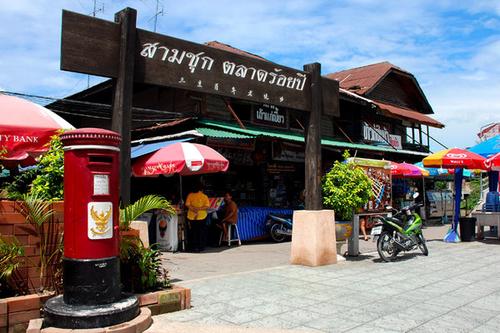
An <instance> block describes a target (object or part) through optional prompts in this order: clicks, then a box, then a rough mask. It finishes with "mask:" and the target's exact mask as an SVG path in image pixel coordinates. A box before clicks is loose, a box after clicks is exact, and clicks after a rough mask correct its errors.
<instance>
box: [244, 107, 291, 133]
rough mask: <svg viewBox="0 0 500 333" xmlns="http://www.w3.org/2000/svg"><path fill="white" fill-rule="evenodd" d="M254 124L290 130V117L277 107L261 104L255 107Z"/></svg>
mask: <svg viewBox="0 0 500 333" xmlns="http://www.w3.org/2000/svg"><path fill="white" fill-rule="evenodd" d="M253 110H254V113H253V118H252V122H253V123H255V124H261V125H266V126H273V127H279V128H288V116H287V112H286V110H283V109H280V108H279V107H277V106H276V105H272V104H261V105H260V106H258V107H255V108H254V109H253Z"/></svg>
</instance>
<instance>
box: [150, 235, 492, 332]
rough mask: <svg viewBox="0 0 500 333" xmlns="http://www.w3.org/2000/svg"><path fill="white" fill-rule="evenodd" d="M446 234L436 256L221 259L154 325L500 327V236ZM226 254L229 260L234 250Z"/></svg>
mask: <svg viewBox="0 0 500 333" xmlns="http://www.w3.org/2000/svg"><path fill="white" fill-rule="evenodd" d="M444 231H445V230H444V229H443V227H429V228H427V229H425V230H424V233H425V234H426V236H427V238H428V239H429V243H428V246H429V250H430V255H429V256H428V257H425V256H423V255H421V254H420V253H419V252H418V251H414V252H410V253H407V254H406V255H404V256H401V257H400V258H398V260H397V261H396V262H393V263H383V262H380V260H379V259H378V255H377V254H376V253H370V252H367V253H364V254H363V255H362V256H361V257H360V258H358V260H353V261H347V262H344V263H341V264H337V265H329V266H322V267H315V268H311V267H304V266H295V265H288V264H286V263H283V264H280V265H277V266H274V267H273V265H274V260H276V261H279V260H277V259H276V257H273V258H274V259H272V260H271V261H272V263H270V264H269V265H268V266H269V267H255V266H256V265H255V264H251V265H249V266H248V269H247V271H243V270H242V269H238V270H236V272H227V270H228V268H227V267H225V266H224V264H221V265H219V266H220V268H221V270H220V271H217V266H215V267H214V268H213V270H214V271H215V272H214V274H213V275H212V276H213V277H210V276H209V277H205V278H200V277H198V278H195V279H191V280H187V279H186V280H184V281H182V282H179V283H178V284H180V285H182V286H185V287H188V288H191V291H192V305H193V308H192V309H190V310H185V311H179V312H175V313H170V314H164V315H159V316H154V317H153V319H154V322H153V325H152V326H151V327H150V328H149V329H148V331H147V332H168V331H169V330H168V329H167V328H168V327H177V329H178V331H183V332H199V331H204V332H218V331H220V332H222V331H227V332H231V331H238V332H240V331H241V332H246V331H248V332H257V331H259V332H264V331H269V330H274V331H276V330H277V331H280V330H288V331H305V332H371V333H374V332H498V331H500V279H499V276H500V242H498V241H493V240H488V241H485V242H470V243H458V244H447V243H443V242H442V241H440V240H439V239H440V238H441V237H442V235H444ZM272 245H276V244H272ZM269 246H271V245H269ZM279 246H283V247H284V248H283V249H282V250H281V252H283V253H285V252H286V250H285V245H284V244H278V247H279ZM245 247H246V246H243V247H242V248H241V249H240V251H242V250H243V248H245ZM248 247H251V245H249V246H248ZM271 247H272V246H271ZM265 250H266V251H269V253H271V252H270V250H269V248H266V249H265ZM229 251H234V252H237V251H238V249H231V250H229ZM247 251H249V250H247ZM278 252H280V251H278ZM362 252H363V251H362ZM228 253H229V252H228ZM218 254H219V257H220V258H219V259H220V260H221V261H223V260H224V259H225V257H226V251H222V252H220V253H218ZM250 256H251V255H250ZM261 256H262V253H261ZM201 257H203V256H201ZM271 257H272V256H271ZM167 259H168V258H167ZM282 260H285V257H284V256H283V259H282ZM167 262H168V260H167ZM186 262H187V263H189V262H190V261H189V260H187V259H186ZM214 263H215V264H216V262H215V261H214ZM198 273H201V272H199V271H198ZM175 275H176V271H175V270H174V271H173V272H172V277H173V278H174V279H175Z"/></svg>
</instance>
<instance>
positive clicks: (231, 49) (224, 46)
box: [205, 40, 269, 62]
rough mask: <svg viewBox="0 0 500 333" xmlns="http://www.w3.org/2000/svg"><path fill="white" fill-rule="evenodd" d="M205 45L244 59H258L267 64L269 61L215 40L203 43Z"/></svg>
mask: <svg viewBox="0 0 500 333" xmlns="http://www.w3.org/2000/svg"><path fill="white" fill-rule="evenodd" d="M205 45H207V46H210V47H213V48H215V49H219V50H224V51H228V52H231V53H235V54H239V55H242V56H245V57H250V58H255V59H259V60H262V61H268V62H269V60H267V59H265V58H262V57H261V56H258V55H256V54H253V53H250V52H246V51H243V50H240V49H237V48H235V47H232V46H231V45H229V44H224V43H221V42H218V41H216V40H214V41H211V42H207V43H205Z"/></svg>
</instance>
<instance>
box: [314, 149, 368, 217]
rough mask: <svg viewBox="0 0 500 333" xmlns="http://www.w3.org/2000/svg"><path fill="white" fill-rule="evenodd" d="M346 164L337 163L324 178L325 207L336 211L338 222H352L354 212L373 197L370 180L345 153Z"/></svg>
mask: <svg viewBox="0 0 500 333" xmlns="http://www.w3.org/2000/svg"><path fill="white" fill-rule="evenodd" d="M343 156H344V159H345V160H346V161H345V162H339V161H335V162H334V164H333V167H332V169H331V170H330V171H329V172H328V173H327V174H326V175H325V176H324V177H323V180H322V190H323V206H324V207H325V208H328V209H333V210H334V211H335V219H336V220H344V221H345V220H350V219H351V218H352V215H353V212H354V211H355V210H357V209H359V208H361V207H363V205H364V204H366V203H367V202H368V201H369V200H370V198H371V197H372V196H373V191H372V184H371V181H370V178H368V176H367V175H366V174H365V173H364V171H363V170H362V169H361V168H359V167H357V166H356V164H354V163H352V162H347V159H348V158H349V153H348V152H347V151H346V152H345V153H344V155H343Z"/></svg>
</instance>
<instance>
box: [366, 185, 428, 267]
mask: <svg viewBox="0 0 500 333" xmlns="http://www.w3.org/2000/svg"><path fill="white" fill-rule="evenodd" d="M413 197H414V198H417V197H418V193H415V195H414V196H413ZM421 206H422V205H421V204H413V205H411V206H406V207H403V208H402V209H401V210H400V211H397V210H395V209H393V208H392V207H390V206H387V207H386V209H387V210H389V211H392V212H393V213H394V214H393V215H392V216H377V217H376V222H375V225H374V227H373V228H372V231H371V235H372V236H373V241H377V251H378V254H379V255H380V258H382V260H384V261H386V262H390V261H393V260H394V259H395V258H396V256H397V255H398V253H400V252H401V251H412V250H414V249H416V248H417V247H418V248H419V249H420V250H421V251H422V253H423V254H424V255H425V256H428V255H429V250H428V249H427V244H426V243H425V238H424V235H423V234H422V218H421V217H420V216H419V215H418V214H417V213H416V212H415V209H416V208H417V207H421Z"/></svg>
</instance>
